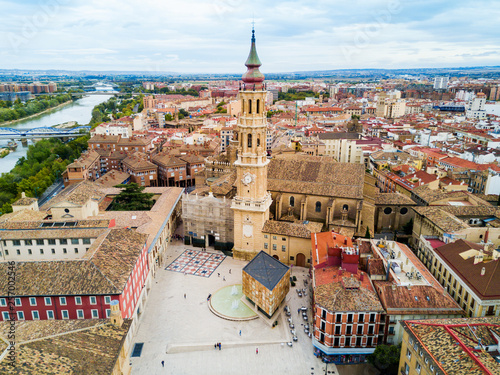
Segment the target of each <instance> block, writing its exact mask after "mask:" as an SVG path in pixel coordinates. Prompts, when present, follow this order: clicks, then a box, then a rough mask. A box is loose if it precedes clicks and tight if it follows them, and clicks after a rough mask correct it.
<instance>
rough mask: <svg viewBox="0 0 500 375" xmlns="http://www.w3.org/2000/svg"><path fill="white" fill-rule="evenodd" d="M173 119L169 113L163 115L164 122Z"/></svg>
mask: <svg viewBox="0 0 500 375" xmlns="http://www.w3.org/2000/svg"><path fill="white" fill-rule="evenodd" d="M173 119H174V118H173V117H172V115H171V114H170V113H167V114H166V115H165V121H172V120H173Z"/></svg>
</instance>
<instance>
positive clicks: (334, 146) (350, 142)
mask: <svg viewBox="0 0 500 375" xmlns="http://www.w3.org/2000/svg"><path fill="white" fill-rule="evenodd" d="M318 138H319V140H320V141H322V142H324V144H325V150H324V155H327V156H331V157H333V158H334V159H335V160H336V161H338V162H341V163H363V150H362V148H361V146H360V145H358V144H357V143H356V140H359V139H360V138H361V135H360V134H358V133H346V132H339V133H333V132H327V133H320V134H318Z"/></svg>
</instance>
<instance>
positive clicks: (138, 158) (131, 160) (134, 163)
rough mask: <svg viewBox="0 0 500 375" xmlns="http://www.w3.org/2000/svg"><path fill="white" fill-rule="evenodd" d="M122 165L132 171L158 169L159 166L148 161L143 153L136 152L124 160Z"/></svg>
mask: <svg viewBox="0 0 500 375" xmlns="http://www.w3.org/2000/svg"><path fill="white" fill-rule="evenodd" d="M122 163H123V164H125V166H128V167H129V168H131V169H153V170H157V169H158V166H157V165H156V164H153V163H151V162H150V161H148V159H147V156H146V154H144V153H142V152H134V153H133V154H132V155H129V156H128V157H127V158H125V159H123V161H122Z"/></svg>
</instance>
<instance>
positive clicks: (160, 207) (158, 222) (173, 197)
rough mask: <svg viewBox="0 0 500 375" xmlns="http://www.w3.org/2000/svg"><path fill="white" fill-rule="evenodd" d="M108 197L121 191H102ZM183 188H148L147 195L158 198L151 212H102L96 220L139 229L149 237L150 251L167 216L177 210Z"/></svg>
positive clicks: (95, 217)
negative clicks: (153, 195) (112, 221)
mask: <svg viewBox="0 0 500 375" xmlns="http://www.w3.org/2000/svg"><path fill="white" fill-rule="evenodd" d="M102 190H103V192H104V193H106V195H110V196H112V195H117V194H118V193H119V192H120V190H121V189H119V188H106V189H102ZM183 191H184V189H183V188H178V187H147V188H146V189H144V192H145V193H153V194H155V195H157V196H158V199H157V200H156V203H155V204H154V205H153V207H152V208H151V210H149V211H100V212H99V214H98V215H97V216H92V218H94V219H101V220H114V221H115V224H116V227H118V228H125V227H129V228H134V227H135V228H137V232H139V233H145V234H147V235H148V239H147V246H148V249H150V246H151V244H152V243H153V242H154V240H155V238H156V236H157V234H158V232H159V231H160V229H161V228H162V226H163V224H165V220H166V219H167V215H168V214H169V212H171V211H172V210H173V209H174V208H175V204H176V202H177V201H178V200H180V198H181V195H182V192H183ZM150 250H151V249H150Z"/></svg>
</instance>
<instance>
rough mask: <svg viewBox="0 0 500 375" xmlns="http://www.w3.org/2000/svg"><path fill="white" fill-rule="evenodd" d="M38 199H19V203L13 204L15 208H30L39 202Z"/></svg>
mask: <svg viewBox="0 0 500 375" xmlns="http://www.w3.org/2000/svg"><path fill="white" fill-rule="evenodd" d="M37 201H38V199H36V198H31V197H24V198H19V199H18V200H17V201H15V202H14V203H12V205H13V206H29V205H31V204H32V203H34V202H37Z"/></svg>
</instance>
